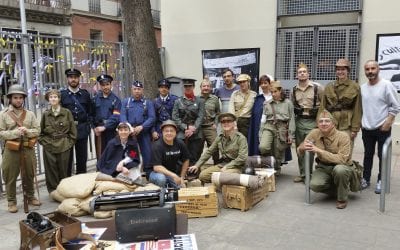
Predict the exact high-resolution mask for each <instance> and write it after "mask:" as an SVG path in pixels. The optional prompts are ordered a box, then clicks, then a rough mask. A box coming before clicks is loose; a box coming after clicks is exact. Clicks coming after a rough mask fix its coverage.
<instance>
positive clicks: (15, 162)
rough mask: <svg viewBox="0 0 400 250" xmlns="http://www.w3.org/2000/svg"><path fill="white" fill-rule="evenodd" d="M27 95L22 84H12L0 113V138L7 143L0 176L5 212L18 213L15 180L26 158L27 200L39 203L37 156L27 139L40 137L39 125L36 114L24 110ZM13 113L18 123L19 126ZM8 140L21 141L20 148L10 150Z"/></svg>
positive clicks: (25, 180) (31, 203)
mask: <svg viewBox="0 0 400 250" xmlns="http://www.w3.org/2000/svg"><path fill="white" fill-rule="evenodd" d="M26 96H27V94H26V92H25V90H24V88H23V87H22V86H21V85H18V84H16V85H12V86H11V87H10V88H9V91H8V93H7V98H8V100H9V103H10V105H9V107H7V108H5V109H4V110H2V111H1V112H0V139H1V140H4V141H5V142H6V146H5V148H4V152H3V162H2V165H1V167H2V170H3V179H4V183H5V186H6V192H7V201H8V211H9V212H10V213H16V212H18V208H17V200H16V182H17V178H18V175H19V173H20V166H21V161H22V160H24V161H25V164H24V165H25V178H24V182H25V183H24V187H23V188H25V189H26V190H24V192H25V193H26V195H27V197H28V202H29V204H30V205H33V206H40V205H41V204H40V201H39V200H38V199H37V198H36V197H35V196H34V193H35V190H34V187H33V178H34V171H35V170H36V169H35V166H36V165H35V164H36V156H35V150H34V145H35V144H34V143H30V142H29V139H31V138H36V137H38V136H39V132H40V126H39V122H38V121H37V119H36V117H35V114H34V113H33V112H31V111H29V110H26V109H24V99H25V98H26ZM12 116H13V117H14V118H15V119H16V120H17V122H18V123H20V124H21V125H22V126H19V125H18V124H17V122H16V121H14V119H13V118H12ZM7 141H20V142H21V143H22V148H20V149H19V150H12V148H11V147H8V145H7Z"/></svg>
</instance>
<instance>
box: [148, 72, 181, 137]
mask: <svg viewBox="0 0 400 250" xmlns="http://www.w3.org/2000/svg"><path fill="white" fill-rule="evenodd" d="M170 88H171V83H170V82H169V81H168V80H167V79H162V80H160V81H158V91H159V94H158V96H157V97H156V98H155V99H154V110H155V112H156V121H155V125H154V128H153V132H152V136H153V140H158V138H160V136H161V128H160V127H161V124H162V123H163V122H164V121H166V120H170V119H172V109H173V108H174V103H175V100H176V99H178V97H177V96H176V95H171V94H170V93H169V89H170Z"/></svg>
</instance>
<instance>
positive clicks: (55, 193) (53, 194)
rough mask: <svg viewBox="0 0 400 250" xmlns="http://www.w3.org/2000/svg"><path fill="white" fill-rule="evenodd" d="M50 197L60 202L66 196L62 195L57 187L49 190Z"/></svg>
mask: <svg viewBox="0 0 400 250" xmlns="http://www.w3.org/2000/svg"><path fill="white" fill-rule="evenodd" d="M49 196H50V198H51V199H53V200H54V201H58V202H62V201H63V200H65V199H66V198H65V197H64V196H62V195H61V194H60V193H59V192H58V191H57V189H56V190H53V192H51V193H50V194H49Z"/></svg>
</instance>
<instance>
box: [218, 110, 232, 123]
mask: <svg viewBox="0 0 400 250" xmlns="http://www.w3.org/2000/svg"><path fill="white" fill-rule="evenodd" d="M226 117H228V118H230V119H232V120H233V121H236V116H235V115H234V114H232V113H229V112H226V113H222V114H220V115H219V116H218V121H219V122H221V120H222V119H223V118H226Z"/></svg>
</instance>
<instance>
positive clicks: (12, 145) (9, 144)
mask: <svg viewBox="0 0 400 250" xmlns="http://www.w3.org/2000/svg"><path fill="white" fill-rule="evenodd" d="M5 147H6V148H7V149H8V150H11V151H19V149H20V147H21V142H20V141H6V144H5Z"/></svg>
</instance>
